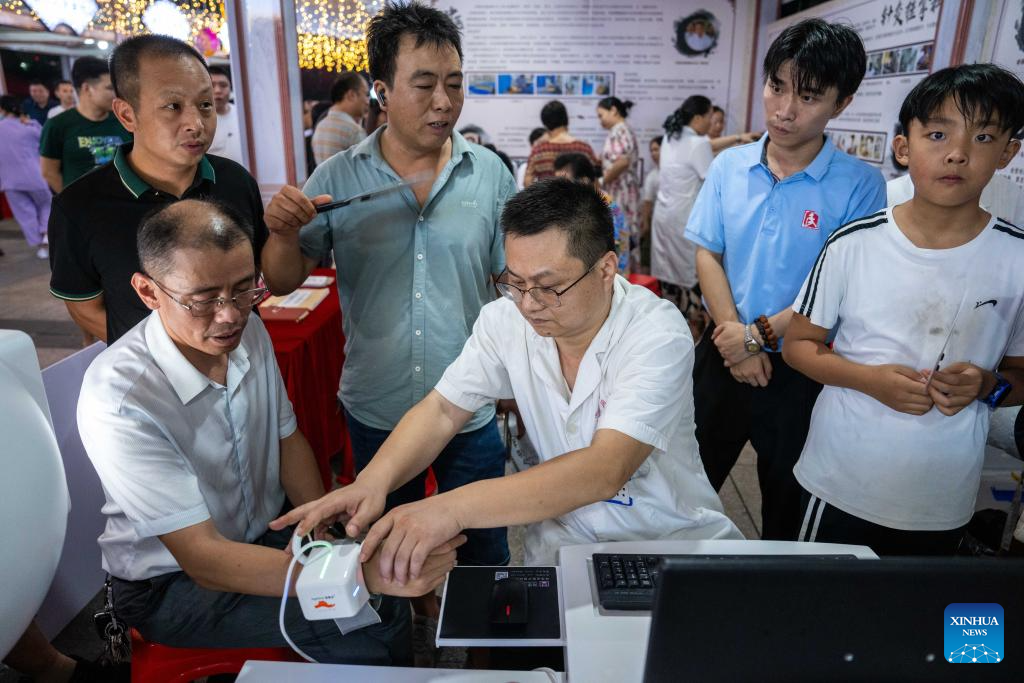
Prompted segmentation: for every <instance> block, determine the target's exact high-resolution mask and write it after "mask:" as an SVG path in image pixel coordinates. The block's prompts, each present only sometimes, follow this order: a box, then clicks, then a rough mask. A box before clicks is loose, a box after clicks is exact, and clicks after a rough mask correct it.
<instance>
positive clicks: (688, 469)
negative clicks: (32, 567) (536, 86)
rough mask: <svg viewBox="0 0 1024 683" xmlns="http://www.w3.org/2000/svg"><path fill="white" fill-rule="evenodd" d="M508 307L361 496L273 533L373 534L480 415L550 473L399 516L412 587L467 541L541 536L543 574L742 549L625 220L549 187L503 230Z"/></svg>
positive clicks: (395, 524) (530, 550) (361, 486)
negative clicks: (525, 445)
mask: <svg viewBox="0 0 1024 683" xmlns="http://www.w3.org/2000/svg"><path fill="white" fill-rule="evenodd" d="M502 226H503V229H504V235H505V256H506V263H507V268H506V270H505V272H504V273H503V274H502V276H501V277H500V278H499V284H498V288H499V291H501V293H502V295H503V297H504V298H502V299H500V300H498V301H495V302H493V303H490V304H488V305H486V306H484V308H483V310H482V311H481V313H480V317H479V319H478V320H477V322H476V325H475V326H474V328H473V334H472V336H471V337H470V338H469V340H468V341H467V342H466V346H465V348H464V349H463V351H462V353H461V354H460V355H459V357H458V358H457V359H456V360H455V362H454V363H452V364H451V365H450V366H449V367H448V369H447V370H446V371H445V374H444V376H443V377H442V378H441V381H440V382H438V384H437V386H436V387H435V388H434V390H433V391H432V392H431V393H430V394H428V395H427V397H426V398H424V399H423V400H422V401H421V402H420V403H418V404H417V405H416V406H414V407H413V408H412V409H411V410H410V411H409V412H408V413H406V414H405V416H404V417H403V418H402V420H401V422H399V424H398V427H397V428H396V429H395V431H394V432H392V434H391V436H390V437H389V438H388V440H387V441H386V442H385V443H384V445H383V446H382V447H381V449H380V450H379V451H378V452H377V454H376V455H375V456H374V458H373V460H372V461H371V462H370V464H369V465H368V466H367V467H366V468H365V469H364V470H363V471H362V472H361V473H360V474H359V476H358V478H357V479H356V481H355V483H353V484H352V485H351V486H349V487H346V488H344V489H340V490H338V491H334V492H332V493H330V494H328V495H327V496H325V497H324V498H323V499H321V500H319V501H316V502H314V503H310V504H307V505H304V506H300V507H298V508H297V509H295V510H293V511H291V512H290V513H288V514H286V515H284V516H283V517H281V518H280V519H278V520H275V521H274V522H273V523H272V524H271V528H280V527H282V526H284V525H286V524H291V523H295V522H300V521H301V523H300V524H299V527H300V528H302V529H310V528H314V527H318V526H321V525H323V524H330V523H332V522H333V521H334V520H335V519H336V518H338V517H350V519H349V520H348V524H347V530H348V532H349V534H350V535H354V534H356V533H359V532H360V531H362V530H365V529H366V528H367V527H369V526H370V523H371V522H373V521H374V520H375V519H377V517H378V516H379V515H380V514H381V512H382V511H383V509H384V500H385V497H386V495H387V493H388V492H389V491H391V490H393V489H395V488H397V487H398V486H400V485H401V484H402V483H404V482H405V481H406V480H408V479H410V478H411V477H413V476H414V475H415V474H416V473H417V472H420V471H421V470H423V469H424V468H425V467H426V466H427V465H429V464H430V463H431V461H432V460H433V459H434V458H435V457H436V455H437V454H438V453H439V452H440V451H441V449H442V448H443V447H444V445H445V443H447V442H448V440H449V439H450V438H451V437H452V436H454V435H455V434H457V433H458V431H459V429H460V428H461V426H462V425H463V424H464V423H465V422H466V421H467V420H468V419H469V418H470V417H471V416H472V414H473V411H475V410H477V409H479V408H480V406H482V405H484V404H485V403H487V402H489V401H494V400H495V399H509V398H514V399H515V400H516V401H517V402H518V405H519V411H520V413H521V414H522V417H523V421H524V423H525V425H526V429H527V432H529V434H530V438H531V440H532V441H533V443H534V444H535V446H536V447H537V451H538V453H539V455H540V459H541V461H542V462H541V464H539V465H537V466H535V467H531V468H529V469H527V470H525V471H523V472H520V473H517V474H513V475H510V476H505V477H502V478H499V479H488V480H483V481H477V482H473V483H470V484H466V485H465V486H462V487H460V488H457V489H455V490H452V491H448V492H446V493H442V494H440V495H437V496H434V497H431V498H428V499H426V500H422V501H418V502H415V503H411V504H408V505H403V506H401V507H398V508H395V509H394V510H392V511H391V512H389V513H388V514H387V515H385V516H384V517H382V518H381V519H380V520H379V521H377V522H376V524H374V525H373V527H372V528H370V531H369V533H368V534H367V536H366V540H365V542H364V546H363V547H364V552H367V553H368V552H371V551H372V550H373V549H374V548H375V547H378V546H380V548H381V561H380V571H381V573H382V574H383V575H384V576H388V577H393V578H394V579H395V580H397V581H398V582H399V583H401V582H403V581H407V580H411V577H416V576H418V575H420V573H421V567H422V565H423V561H424V559H425V558H427V557H428V556H429V553H430V552H431V551H432V550H433V549H434V548H436V547H437V546H438V545H440V544H441V542H442V538H444V539H447V538H451V537H452V536H453V535H455V534H458V533H460V532H461V531H462V530H464V529H469V528H475V527H493V526H505V525H513V524H528V525H529V527H528V532H527V537H526V544H525V545H526V555H527V563H528V564H545V563H552V562H554V561H555V559H556V553H557V550H558V548H559V547H561V546H563V545H570V544H574V543H591V542H597V541H622V540H638V539H661V538H674V539H709V538H742V536H741V534H740V533H739V531H738V530H737V529H736V527H735V526H734V525H733V523H732V522H731V521H730V520H729V519H728V518H727V517H726V516H725V515H724V514H723V512H722V506H721V502H720V501H719V499H718V496H717V495H716V494H715V491H714V489H712V488H711V484H710V483H709V482H708V479H707V476H706V475H705V474H704V468H703V465H702V464H701V460H700V456H699V454H698V452H697V441H696V439H695V437H694V422H693V393H692V387H693V385H692V379H691V371H692V369H693V339H692V338H691V336H690V332H689V329H688V327H687V325H686V321H685V320H684V319H683V317H682V316H681V315H680V313H679V311H678V310H677V309H676V308H675V307H674V306H672V305H671V304H670V303H668V302H666V301H663V300H661V299H659V298H657V297H655V296H654V295H653V294H651V293H650V292H648V291H647V290H646V289H644V288H642V287H637V286H633V285H630V284H629V283H628V282H627V281H626V280H624V279H623V278H622V277H619V276H617V275H616V255H615V245H614V241H613V233H612V219H611V214H610V212H609V210H608V206H607V205H606V204H605V202H604V200H603V199H602V198H601V196H600V195H599V194H598V193H597V192H596V191H595V190H594V189H593V188H591V187H587V186H585V185H582V184H579V183H574V182H572V181H569V180H564V179H554V180H548V181H545V182H542V183H535V184H534V185H531V186H530V187H528V188H527V189H526V190H524V191H522V192H520V193H519V194H518V195H516V196H514V197H513V198H511V199H509V201H508V203H507V204H506V206H505V210H504V212H503V214H502Z"/></svg>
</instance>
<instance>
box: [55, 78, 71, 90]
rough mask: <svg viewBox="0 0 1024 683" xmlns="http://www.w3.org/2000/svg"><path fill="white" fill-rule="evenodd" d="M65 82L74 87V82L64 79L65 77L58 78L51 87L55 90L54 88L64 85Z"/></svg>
mask: <svg viewBox="0 0 1024 683" xmlns="http://www.w3.org/2000/svg"><path fill="white" fill-rule="evenodd" d="M65 83H67V84H68V85H70V86H71V87H72V88H74V87H75V84H74V83H72V82H71V81H69V80H68V79H66V78H62V79H60V80H59V81H57V82H55V83H54V84H53V89H54V90H56V89H57V88H58V87H59V86H62V85H64V84H65Z"/></svg>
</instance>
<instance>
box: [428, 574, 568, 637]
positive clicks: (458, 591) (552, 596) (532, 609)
mask: <svg viewBox="0 0 1024 683" xmlns="http://www.w3.org/2000/svg"><path fill="white" fill-rule="evenodd" d="M502 579H518V580H519V581H522V582H523V583H524V584H525V585H526V590H527V620H526V623H525V624H495V623H492V622H491V598H492V596H493V595H494V585H495V583H496V582H497V581H500V580H502ZM560 612H561V608H560V603H559V599H558V573H557V571H556V568H555V567H455V568H454V569H453V570H452V571H451V573H449V574H448V581H447V582H446V583H445V589H444V598H443V601H442V604H441V623H440V625H439V627H438V642H440V641H442V640H448V641H452V640H460V641H461V640H490V641H494V640H513V641H515V640H530V641H534V640H561V638H562V629H561V619H560Z"/></svg>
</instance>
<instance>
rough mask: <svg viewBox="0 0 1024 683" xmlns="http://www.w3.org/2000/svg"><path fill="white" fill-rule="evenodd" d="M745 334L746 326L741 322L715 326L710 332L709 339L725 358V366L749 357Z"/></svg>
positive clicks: (735, 363) (730, 365)
mask: <svg viewBox="0 0 1024 683" xmlns="http://www.w3.org/2000/svg"><path fill="white" fill-rule="evenodd" d="M746 336H747V326H746V325H744V324H743V323H736V322H728V323H722V324H721V325H718V326H716V327H715V331H714V332H712V333H711V341H713V342H714V343H715V346H716V347H717V348H718V353H720V354H722V358H723V359H724V360H725V367H727V368H728V367H732V366H733V365H737V364H738V363H740V362H741V361H743V360H745V359H747V358H749V357H750V355H751V354H750V353H749V352H748V351H747V345H746V343H745V342H744V338H745V337H746Z"/></svg>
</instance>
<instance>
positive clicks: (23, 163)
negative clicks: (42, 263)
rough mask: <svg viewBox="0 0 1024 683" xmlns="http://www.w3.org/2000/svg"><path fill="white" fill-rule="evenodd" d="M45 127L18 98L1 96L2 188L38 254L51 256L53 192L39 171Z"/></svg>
mask: <svg viewBox="0 0 1024 683" xmlns="http://www.w3.org/2000/svg"><path fill="white" fill-rule="evenodd" d="M42 130H43V129H42V126H40V125H39V124H38V123H37V122H36V121H34V120H32V119H30V118H28V117H27V116H23V115H22V112H21V106H20V105H19V104H18V100H17V98H16V97H14V96H12V95H4V96H3V97H0V190H2V191H3V192H4V194H5V195H6V196H7V203H8V204H10V205H11V213H13V214H14V220H16V221H17V222H18V225H19V226H20V227H21V232H22V234H24V235H25V241H26V242H28V244H29V246H30V247H32V248H33V249H35V250H36V257H37V258H40V259H45V258H49V256H50V252H49V247H48V246H47V240H46V226H47V223H48V222H49V220H50V201H51V198H52V196H53V195H51V194H50V188H49V186H47V184H46V181H45V180H43V174H42V173H41V172H40V170H39V136H40V134H41V133H42Z"/></svg>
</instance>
